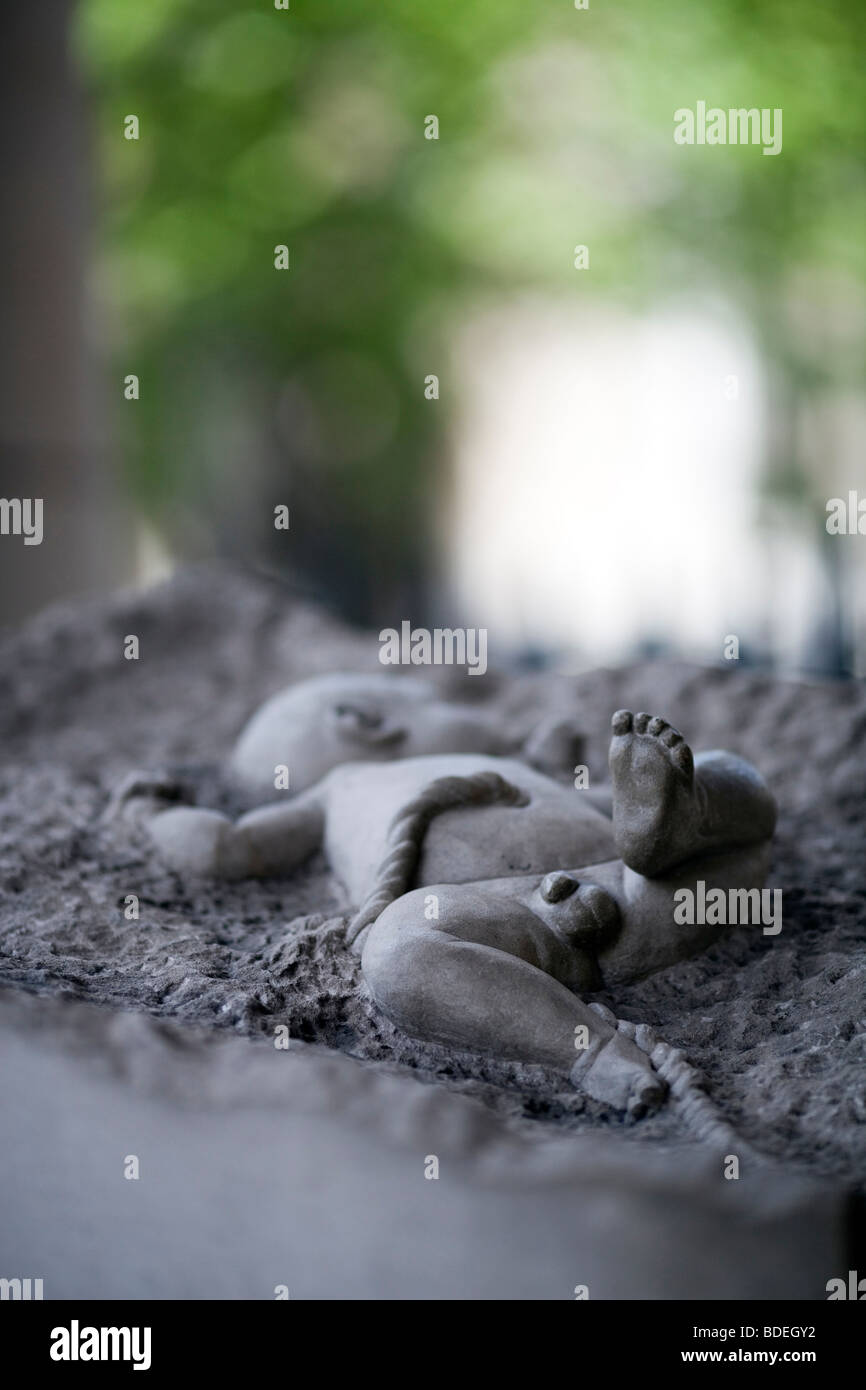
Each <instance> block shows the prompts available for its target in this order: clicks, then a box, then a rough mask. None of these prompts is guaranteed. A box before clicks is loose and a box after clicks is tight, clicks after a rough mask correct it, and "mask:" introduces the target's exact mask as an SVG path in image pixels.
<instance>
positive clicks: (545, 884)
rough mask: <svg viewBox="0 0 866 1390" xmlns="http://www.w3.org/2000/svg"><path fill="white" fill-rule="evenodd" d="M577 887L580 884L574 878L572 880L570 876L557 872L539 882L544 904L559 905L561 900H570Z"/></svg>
mask: <svg viewBox="0 0 866 1390" xmlns="http://www.w3.org/2000/svg"><path fill="white" fill-rule="evenodd" d="M579 887H580V883H579V882H578V880H577V879H576V878H572V876H571V874H564V873H562V872H561V871H557V872H556V873H552V874H548V875H547V876H546V878H543V879H542V880H541V887H540V890H539V891H540V892H541V896H542V898H543V899H544V901H545V902H546V903H561V902H562V900H563V898H570V897H571V895H572V893H574V892H576V891H577V889H578V888H579Z"/></svg>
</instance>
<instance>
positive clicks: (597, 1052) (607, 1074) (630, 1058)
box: [571, 1033, 667, 1120]
mask: <svg viewBox="0 0 866 1390" xmlns="http://www.w3.org/2000/svg"><path fill="white" fill-rule="evenodd" d="M571 1080H572V1082H573V1084H574V1085H575V1086H577V1087H579V1088H580V1089H581V1090H583V1091H586V1093H587V1095H590V1096H592V1098H593V1100H600V1101H602V1102H603V1103H605V1104H606V1105H612V1106H613V1107H614V1108H615V1109H616V1110H625V1111H627V1112H628V1114H629V1115H631V1117H632V1118H633V1119H635V1120H640V1119H642V1118H643V1116H644V1115H646V1114H648V1113H649V1111H651V1110H655V1109H656V1108H657V1106H659V1105H660V1104H661V1102H662V1101H663V1100H664V1097H665V1094H666V1092H667V1087H666V1085H665V1083H664V1082H663V1081H662V1079H661V1077H660V1076H659V1075H658V1073H657V1072H655V1071H654V1070H653V1067H652V1063H651V1062H650V1060H649V1058H648V1057H647V1055H646V1053H644V1052H641V1050H640V1048H639V1047H638V1046H637V1045H636V1044H635V1043H633V1042H631V1040H630V1039H629V1038H626V1037H624V1036H623V1034H622V1033H614V1034H613V1037H611V1038H610V1039H609V1040H608V1041H607V1042H606V1043H602V1044H601V1045H600V1046H599V1045H596V1046H595V1047H594V1048H589V1049H587V1051H586V1052H585V1053H584V1055H583V1056H582V1057H579V1058H578V1060H577V1061H576V1062H575V1064H574V1066H573V1067H572V1069H571Z"/></svg>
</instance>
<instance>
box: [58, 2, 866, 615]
mask: <svg viewBox="0 0 866 1390" xmlns="http://www.w3.org/2000/svg"><path fill="white" fill-rule="evenodd" d="M864 29H866V11H864V9H863V6H862V4H861V3H860V0H822V3H821V4H815V3H812V0H809V3H806V0H704V3H702V4H700V5H696V4H695V3H694V0H659V2H658V3H655V4H653V5H647V4H646V3H645V0H644V2H643V3H642V0H626V3H617V4H615V5H602V4H601V3H600V0H599V3H596V0H591V8H589V9H588V10H577V9H575V8H574V6H573V5H572V4H571V0H533V3H532V4H527V3H526V0H376V3H375V4H373V3H370V0H367V2H366V3H361V0H315V3H311V2H310V0H291V8H290V9H289V10H277V9H275V8H274V5H273V3H271V0H260V3H259V4H258V5H246V6H245V5H243V4H242V3H238V0H147V3H146V4H140V5H130V4H129V2H128V0H81V5H80V10H79V16H78V24H77V31H76V48H77V52H78V54H79V56H80V59H81V62H82V63H83V65H84V70H85V74H86V77H87V81H88V84H89V86H90V88H91V91H92V92H93V93H94V95H95V108H96V111H95V117H96V121H97V127H98V132H97V133H98V164H99V177H100V186H101V190H102V191H101V200H102V206H101V213H100V224H99V249H98V259H97V264H96V267H95V269H96V287H97V302H98V304H99V305H100V306H101V308H100V313H101V316H102V327H103V328H104V329H105V331H106V332H107V335H108V341H109V343H110V355H111V362H112V366H113V369H114V370H115V371H116V373H117V381H118V396H120V392H121V385H120V383H122V380H123V377H124V375H125V374H127V373H129V372H134V373H136V374H138V375H139V376H140V380H141V399H140V400H139V401H138V402H136V403H135V404H134V406H132V405H130V406H122V407H121V408H119V409H118V411H117V428H118V431H119V437H120V440H121V447H122V449H123V453H124V456H125V458H126V460H127V461H128V465H129V470H130V477H131V480H132V483H133V486H134V488H135V491H136V494H137V496H138V498H139V500H140V501H141V503H142V504H143V505H144V506H145V507H146V508H147V510H148V511H149V513H150V514H151V515H152V516H153V517H154V519H155V520H156V521H157V522H158V523H159V524H160V525H161V526H163V527H168V528H170V527H171V518H172V516H173V515H175V514H176V513H177V510H178V509H181V510H182V511H183V515H184V517H185V518H186V517H187V516H188V515H189V509H190V508H192V514H193V515H195V514H198V515H199V516H204V517H205V518H206V522H207V526H208V527H215V528H216V531H217V534H218V536H219V537H221V539H222V541H223V543H224V544H225V545H226V546H227V547H229V548H231V547H232V546H233V545H239V546H240V547H241V548H242V549H250V550H252V551H253V552H254V551H256V549H257V548H264V547H267V546H268V545H269V544H270V545H271V546H273V543H274V536H273V528H272V525H271V518H272V509H273V505H274V504H275V503H277V502H287V503H288V504H289V505H290V506H291V508H292V533H293V534H292V547H293V554H294V557H295V559H296V560H299V561H300V563H301V565H302V567H305V568H306V570H307V572H308V574H310V575H312V576H313V578H314V582H315V578H316V576H322V575H323V574H325V573H326V572H327V573H329V574H330V575H331V577H332V579H334V577H335V579H334V584H335V587H336V589H337V590H338V591H339V592H340V593H341V595H342V598H343V601H344V607H346V609H347V611H349V612H350V613H352V614H353V616H356V617H364V616H369V614H370V613H375V612H378V611H380V606H381V605H382V604H383V603H386V604H393V603H394V602H397V601H398V600H403V601H404V602H405V601H407V600H408V599H411V598H413V597H415V596H417V595H418V594H419V593H420V592H421V591H422V587H423V581H424V567H425V564H426V563H427V555H428V551H429V546H428V545H427V543H426V537H427V535H428V533H429V529H430V523H429V519H428V518H429V513H430V510H431V506H432V502H433V501H434V499H435V496H436V488H437V486H438V482H437V480H438V479H439V478H440V470H441V468H442V460H443V457H444V456H445V455H446V453H447V424H448V414H449V403H450V402H453V400H454V397H455V393H456V391H457V390H458V389H459V384H457V383H455V382H454V381H453V380H451V379H450V378H449V363H448V334H449V326H450V325H453V323H454V322H455V320H456V318H458V317H459V315H460V314H461V312H463V311H464V309H465V307H466V306H467V305H468V304H471V303H475V302H476V301H482V302H483V301H484V299H485V297H489V296H498V297H501V296H503V295H510V294H513V293H516V292H520V291H523V290H526V289H531V290H537V291H541V292H548V293H551V294H553V295H555V296H557V297H558V298H565V297H573V298H574V299H575V300H579V299H580V298H581V297H584V298H585V297H595V296H605V297H609V298H617V299H620V300H623V299H630V300H634V301H648V300H651V299H652V298H653V297H655V296H658V295H660V294H666V293H670V292H671V291H672V290H677V289H685V290H692V291H694V292H696V293H700V292H705V291H710V292H712V291H718V290H721V291H722V292H723V293H724V294H725V295H726V296H727V297H728V298H730V299H733V300H734V301H735V302H736V303H737V304H738V305H739V306H740V307H741V308H742V310H743V311H744V312H745V313H746V314H747V316H748V318H749V320H750V322H751V323H752V325H753V328H754V331H755V333H756V335H757V338H758V341H759V345H760V346H761V348H762V350H763V352H764V354H765V357H766V359H767V361H768V363H769V364H770V366H771V368H772V369H773V371H774V372H775V374H776V378H777V381H778V384H779V392H780V399H781V400H782V401H783V402H787V405H785V406H784V407H783V410H782V415H783V416H784V417H785V418H787V417H788V415H790V413H791V411H793V412H794V413H796V410H797V408H798V403H799V402H800V401H801V400H802V399H808V398H812V397H815V396H819V395H820V393H821V392H822V391H823V390H824V389H825V388H827V387H828V386H832V387H833V389H837V390H838V389H841V390H845V389H851V390H857V391H860V390H861V389H862V368H863V355H864V315H863V313H862V308H863V302H864V293H866V239H864V235H863V234H864V229H866V179H864V169H863V163H862V150H863V145H864V135H866V129H864V126H866V91H864V84H863V77H862V62H863V58H862V54H863V39H864ZM698 100H703V101H706V103H707V105H708V106H712V105H718V106H721V107H723V108H725V109H727V108H729V107H757V108H764V107H769V108H777V107H780V108H782V110H783V113H784V126H783V132H784V134H783V149H782V152H781V154H779V155H778V156H776V157H765V156H763V155H762V152H761V150H760V148H756V147H737V146H730V147H721V148H716V149H712V150H709V149H706V148H701V147H698V146H695V147H683V146H678V145H676V144H675V143H674V141H673V113H674V110H675V109H676V108H678V107H684V106H691V107H694V105H695V103H696V102H697V101H698ZM131 113H134V114H135V115H137V116H138V118H139V121H140V139H139V140H138V141H129V140H126V139H124V137H123V127H124V117H125V116H127V115H128V114H131ZM431 114H434V115H436V116H437V118H438V120H439V124H440V129H439V139H438V140H429V139H425V135H424V129H425V118H426V117H427V116H429V115H431ZM576 243H585V244H587V245H589V246H590V248H591V257H592V259H591V273H590V274H588V275H576V274H575V273H574V269H573V251H574V246H575V244H576ZM279 244H285V245H287V246H288V247H289V251H290V257H291V268H290V270H289V271H288V272H278V271H276V270H275V269H274V247H275V246H276V245H279ZM429 373H436V374H438V375H439V376H440V378H441V392H442V399H441V400H439V401H437V402H432V401H428V400H425V397H424V378H425V376H427V375H428V374H429ZM795 433H796V432H795V431H791V432H788V433H784V432H783V437H782V438H781V439H780V440H779V441H777V442H776V445H775V446H774V449H775V452H774V455H773V457H772V458H770V459H769V460H768V480H769V485H770V486H771V487H772V488H774V489H775V490H776V492H777V493H779V494H781V495H787V496H789V497H790V498H791V499H792V500H796V499H797V498H805V496H806V495H807V494H808V492H809V490H810V488H811V487H812V484H810V482H809V478H810V476H811V475H810V468H812V461H810V460H808V459H804V458H803V457H802V456H801V455H800V452H799V446H798V445H797V444H796V440H795ZM184 524H185V526H187V524H188V523H187V522H186V521H185V523H184ZM269 528H270V538H269ZM193 529H194V523H193ZM180 543H181V544H183V542H182V541H181V542H180ZM386 552H387V553H386ZM395 575H396V576H398V578H397V579H396V580H395ZM404 611H405V610H404Z"/></svg>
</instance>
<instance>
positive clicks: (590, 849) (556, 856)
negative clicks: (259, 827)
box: [321, 753, 616, 903]
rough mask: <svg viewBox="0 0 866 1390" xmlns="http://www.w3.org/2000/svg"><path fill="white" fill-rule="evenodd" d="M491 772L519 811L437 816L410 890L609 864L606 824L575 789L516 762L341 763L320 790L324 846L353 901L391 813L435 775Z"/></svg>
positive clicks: (490, 809) (447, 758) (452, 757)
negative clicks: (516, 793) (520, 797)
mask: <svg viewBox="0 0 866 1390" xmlns="http://www.w3.org/2000/svg"><path fill="white" fill-rule="evenodd" d="M478 772H495V773H497V774H498V775H499V776H500V777H502V778H504V779H505V780H506V781H507V782H509V783H511V784H513V785H514V786H515V787H517V788H519V790H520V791H522V792H523V793H525V795H526V796H527V797H528V804H527V805H524V806H502V805H500V806H497V805H492V806H485V807H484V809H483V811H479V810H478V809H477V808H472V807H465V808H461V809H455V810H449V811H444V812H442V813H441V814H439V815H437V816H436V818H435V819H434V820H432V821H431V823H430V826H429V828H428V830H427V832H426V834H425V837H424V844H423V848H422V852H421V859H420V862H419V866H418V873H417V876H416V882H417V883H418V884H419V885H423V884H430V883H469V882H472V881H473V880H478V879H489V878H506V877H510V876H512V875H517V874H531V873H546V872H547V871H548V870H550V869H555V868H558V867H559V866H560V865H562V864H587V863H599V862H601V861H603V860H607V859H612V858H613V857H614V856H615V853H616V851H615V848H614V839H613V827H612V824H611V822H610V820H609V819H608V818H607V817H605V816H604V815H602V814H601V813H600V812H599V811H597V810H596V809H595V808H594V807H593V806H591V805H590V804H589V802H588V800H587V798H586V796H585V794H584V793H583V792H582V791H581V790H577V789H574V788H571V787H568V786H562V785H560V784H558V783H556V782H553V781H552V780H551V779H550V778H549V777H545V776H544V775H543V774H542V773H538V772H535V771H534V770H533V769H532V768H528V767H527V766H526V765H525V764H524V763H520V762H517V761H515V760H512V759H509V758H494V757H489V756H486V755H483V754H472V753H462V754H440V755H436V756H431V757H424V758H405V759H402V760H400V761H399V762H394V763H351V764H347V765H346V766H344V767H339V768H335V769H334V771H333V772H331V773H330V774H329V775H328V777H327V778H325V780H324V782H323V783H322V787H321V792H322V796H323V800H324V803H325V809H326V811H327V819H326V833H325V848H326V851H327V854H328V858H329V860H330V863H331V865H332V866H333V868H334V871H335V873H336V874H337V876H338V878H339V879H340V880H341V881H342V883H343V884H344V886H345V888H346V889H347V891H348V893H349V895H350V897H351V900H352V901H353V902H356V903H357V902H360V901H362V900H363V898H364V897H365V896H366V894H367V892H368V891H369V890H370V887H371V885H372V882H373V879H374V877H375V874H376V871H377V869H378V867H379V866H380V864H381V863H382V860H383V858H384V855H385V853H386V848H387V836H388V830H389V828H390V826H391V823H392V821H393V820H394V817H395V816H396V815H397V814H398V813H399V812H400V811H401V809H402V808H403V807H404V806H406V805H407V804H408V803H410V802H411V801H412V800H413V798H415V797H416V796H418V795H419V793H421V792H422V791H424V789H425V788H427V787H429V785H430V783H431V782H434V781H435V780H436V779H437V778H441V777H470V776H472V775H473V774H474V773H478Z"/></svg>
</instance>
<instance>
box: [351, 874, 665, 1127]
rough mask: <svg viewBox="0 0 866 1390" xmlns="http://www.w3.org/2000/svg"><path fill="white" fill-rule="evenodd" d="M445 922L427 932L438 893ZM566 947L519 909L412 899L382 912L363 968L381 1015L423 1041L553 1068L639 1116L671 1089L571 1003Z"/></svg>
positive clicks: (447, 897) (475, 897)
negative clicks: (565, 978) (429, 906)
mask: <svg viewBox="0 0 866 1390" xmlns="http://www.w3.org/2000/svg"><path fill="white" fill-rule="evenodd" d="M431 891H432V892H434V893H435V894H436V896H437V897H438V899H439V912H440V918H439V920H436V921H428V920H427V919H426V917H425V903H426V902H427V900H428V899H429V895H430V893H431ZM565 955H566V952H565V951H564V949H563V943H562V941H561V939H560V938H558V937H557V935H556V933H554V932H553V931H551V929H550V928H549V927H547V926H546V925H545V924H544V923H543V922H542V921H541V920H540V919H539V918H538V917H536V916H535V915H534V914H533V913H532V912H530V911H529V910H528V909H527V908H525V907H523V906H522V905H521V904H519V903H514V904H507V905H506V904H503V903H501V902H500V903H495V904H491V902H490V901H489V900H488V899H485V897H484V896H483V894H481V893H478V892H477V891H475V890H473V889H472V888H461V887H459V886H450V885H449V886H445V887H439V888H436V889H434V890H431V889H430V888H424V889H423V890H417V891H415V892H412V893H408V894H406V895H405V896H403V897H402V898H399V899H397V901H396V902H394V903H392V904H391V906H390V907H388V908H386V909H385V911H384V912H383V913H382V915H381V916H380V917H379V919H378V920H377V922H376V923H375V925H374V926H373V928H372V930H371V932H370V935H369V937H368V938H367V941H366V943H365V946H364V952H363V956H362V968H363V972H364V977H365V979H366V981H367V984H368V986H369V988H370V991H371V993H372V995H373V998H374V999H375V1001H376V1003H377V1004H378V1005H379V1007H380V1008H381V1009H382V1010H383V1012H384V1013H386V1014H387V1015H388V1016H389V1018H391V1019H392V1021H393V1022H394V1023H396V1024H397V1025H398V1026H399V1027H401V1028H404V1029H405V1031H406V1032H408V1033H410V1034H412V1035H413V1036H416V1037H422V1038H426V1039H429V1040H430V1041H434V1042H439V1043H444V1044H446V1045H450V1046H452V1047H459V1048H462V1049H465V1050H467V1051H472V1052H487V1053H492V1054H494V1055H496V1056H499V1057H503V1058H507V1059H509V1060H513V1061H522V1062H528V1063H538V1064H541V1065H544V1066H550V1067H556V1068H558V1069H560V1070H562V1071H564V1072H566V1073H568V1074H570V1076H571V1079H572V1081H573V1082H574V1084H575V1085H577V1086H579V1087H581V1088H582V1089H584V1090H585V1091H586V1092H587V1093H588V1094H589V1095H591V1096H593V1097H594V1098H595V1099H596V1100H601V1101H604V1102H606V1103H607V1104H610V1105H613V1106H616V1107H617V1108H618V1109H620V1110H628V1111H629V1112H630V1113H632V1114H633V1115H636V1116H637V1115H641V1114H643V1113H645V1112H646V1111H647V1110H648V1109H650V1108H652V1107H653V1106H654V1105H656V1104H658V1103H659V1101H660V1100H661V1099H662V1096H663V1094H664V1090H665V1088H664V1085H663V1083H662V1082H661V1081H660V1079H659V1077H658V1076H657V1075H656V1074H655V1072H654V1071H653V1069H652V1066H651V1064H650V1063H649V1061H648V1059H647V1057H646V1056H645V1055H644V1054H643V1053H642V1052H641V1051H640V1049H639V1048H637V1047H636V1046H635V1045H634V1043H632V1042H630V1041H629V1040H628V1039H627V1038H625V1037H623V1036H622V1034H620V1033H617V1031H616V1029H615V1028H612V1027H611V1026H610V1025H609V1024H608V1023H606V1022H605V1021H604V1020H603V1019H602V1018H601V1017H600V1016H599V1014H597V1013H596V1012H595V1011H594V1010H593V1009H591V1008H589V1007H588V1006H587V1005H586V1004H584V1003H583V1001H582V1000H580V999H579V998H578V997H577V995H575V994H573V993H572V992H571V990H570V989H568V988H567V987H566V985H565V984H563V983H561V981H560V979H557V978H555V977H554V973H548V972H555V973H557V974H562V973H564V972H565V971H566V970H567V964H566V963H565V960H564V957H565Z"/></svg>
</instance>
